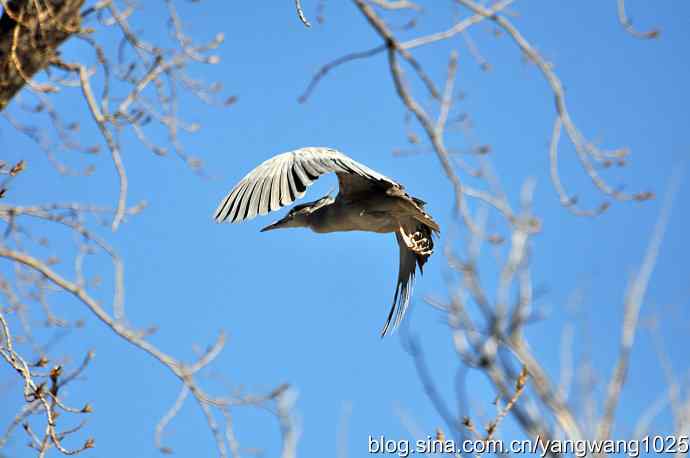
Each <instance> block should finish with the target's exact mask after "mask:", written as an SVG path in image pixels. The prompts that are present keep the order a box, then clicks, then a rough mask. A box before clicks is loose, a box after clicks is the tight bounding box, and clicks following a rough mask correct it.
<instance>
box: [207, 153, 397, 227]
mask: <svg viewBox="0 0 690 458" xmlns="http://www.w3.org/2000/svg"><path fill="white" fill-rule="evenodd" d="M330 172H335V173H337V174H338V179H339V181H340V186H341V190H340V192H341V194H342V193H343V191H347V189H343V184H344V183H353V184H352V186H351V187H350V188H349V189H350V190H352V191H356V190H358V189H361V188H362V187H363V186H364V184H365V183H366V182H367V181H370V182H372V183H376V182H383V183H386V184H387V185H388V186H399V185H398V183H396V182H395V181H393V180H391V179H390V178H388V177H386V176H384V175H381V174H380V173H378V172H376V171H375V170H372V169H370V168H369V167H367V166H365V165H363V164H360V163H359V162H357V161H355V160H353V159H351V158H349V157H347V156H346V155H344V154H343V153H341V152H339V151H337V150H334V149H331V148H322V147H310V148H301V149H298V150H295V151H290V152H287V153H282V154H279V155H277V156H274V157H272V158H271V159H268V160H267V161H265V162H264V163H262V164H261V165H259V166H258V167H257V168H255V169H254V170H252V171H251V172H249V173H248V174H247V175H246V176H245V177H244V178H242V180H240V182H239V183H238V184H237V186H235V187H234V188H233V189H232V191H230V193H229V194H228V195H227V196H226V197H225V198H224V199H223V200H222V201H221V203H220V205H219V206H218V208H217V209H216V212H215V219H216V221H217V222H223V221H227V222H232V223H239V222H241V221H245V220H248V219H252V218H254V217H255V216H256V215H265V214H267V213H268V212H269V211H275V210H278V209H279V208H281V207H284V206H286V205H289V204H291V203H292V202H294V201H295V200H296V199H299V198H301V197H302V196H303V195H304V193H305V191H306V189H307V187H309V185H311V184H312V183H313V182H314V181H315V180H316V179H318V178H319V176H321V175H324V174H326V173H330ZM347 176H349V178H348V177H347ZM343 177H345V178H343ZM346 188H347V186H346Z"/></svg>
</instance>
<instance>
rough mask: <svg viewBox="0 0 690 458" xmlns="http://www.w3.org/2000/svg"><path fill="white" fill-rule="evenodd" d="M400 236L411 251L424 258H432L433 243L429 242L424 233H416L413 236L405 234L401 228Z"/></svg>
mask: <svg viewBox="0 0 690 458" xmlns="http://www.w3.org/2000/svg"><path fill="white" fill-rule="evenodd" d="M400 235H401V236H402V238H403V240H404V241H405V245H407V248H409V249H410V250H411V251H414V252H415V253H417V254H421V255H423V256H431V253H432V252H433V247H432V245H431V242H430V241H429V238H428V237H426V236H425V235H424V234H423V233H422V232H420V231H416V232H414V233H412V234H411V235H408V234H407V233H406V232H405V229H403V228H402V227H400Z"/></svg>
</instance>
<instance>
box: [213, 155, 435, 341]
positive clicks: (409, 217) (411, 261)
mask: <svg viewBox="0 0 690 458" xmlns="http://www.w3.org/2000/svg"><path fill="white" fill-rule="evenodd" d="M328 172H335V173H336V174H337V176H338V183H339V186H340V190H339V193H338V195H337V196H336V197H335V198H333V197H331V196H330V195H327V196H324V197H322V198H321V199H319V200H316V201H314V202H309V203H306V204H302V205H296V206H294V207H293V208H292V209H291V210H290V211H289V212H288V213H287V215H286V216H285V217H284V218H283V219H281V220H279V221H276V222H275V223H273V224H271V225H269V226H267V227H265V228H263V229H262V232H263V231H268V230H273V229H281V228H287V227H307V228H310V229H311V230H313V231H314V232H317V233H328V232H343V231H367V232H376V233H388V232H394V233H395V234H396V239H397V242H398V245H399V247H400V269H399V273H398V283H397V287H396V290H395V296H394V299H393V305H392V307H391V310H390V313H389V315H388V320H387V321H386V324H385V326H384V329H383V332H382V334H384V335H385V334H386V333H387V332H388V331H389V330H390V329H393V328H395V327H396V326H397V325H398V324H399V323H400V320H401V319H402V317H403V316H404V314H405V311H406V309H407V305H408V304H409V300H410V293H411V289H412V282H413V280H414V276H415V271H416V268H417V266H419V269H420V271H421V270H422V267H423V266H424V263H425V262H426V260H427V259H428V257H429V256H431V253H432V252H433V237H432V236H433V234H437V233H439V232H440V228H439V226H438V224H437V223H436V222H435V221H434V220H433V218H432V217H431V216H429V215H428V214H427V213H426V212H425V211H424V201H422V200H420V199H417V198H415V197H412V196H410V195H409V194H407V192H405V190H404V187H403V186H402V185H401V184H399V183H397V182H395V181H393V180H391V179H390V178H388V177H386V176H384V175H381V174H379V173H378V172H376V171H374V170H371V169H369V168H368V167H366V166H364V165H362V164H360V163H358V162H356V161H354V160H352V159H351V158H349V157H347V156H345V155H344V154H342V153H340V152H338V151H336V150H333V149H330V148H302V149H299V150H296V151H291V152H288V153H283V154H279V155H277V156H275V157H273V158H271V159H269V160H267V161H265V162H264V163H263V164H261V165H260V166H258V167H257V168H256V169H254V170H253V171H251V172H250V173H249V174H247V175H246V176H245V177H244V178H243V179H242V180H241V181H240V183H238V185H237V186H235V188H233V190H232V191H231V192H230V193H229V194H228V195H227V196H226V197H225V199H223V201H222V202H221V204H220V205H219V207H218V209H217V210H216V214H215V218H216V221H218V222H223V221H229V222H233V223H237V222H241V221H244V220H247V219H251V218H253V217H255V216H256V215H257V214H266V213H268V211H273V210H277V209H278V208H280V207H282V206H284V205H287V204H289V203H291V202H293V201H294V200H295V199H297V198H300V197H302V195H304V192H305V190H306V188H307V187H308V186H309V185H310V184H311V183H313V181H314V180H316V179H317V178H318V177H319V176H320V175H322V174H325V173H328ZM394 315H395V319H394V320H393V317H394ZM391 326H392V327H391Z"/></svg>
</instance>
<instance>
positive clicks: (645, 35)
mask: <svg viewBox="0 0 690 458" xmlns="http://www.w3.org/2000/svg"><path fill="white" fill-rule="evenodd" d="M618 21H619V22H620V23H621V25H622V26H623V28H624V29H625V31H626V32H628V33H629V34H630V35H632V36H633V37H635V38H642V39H647V40H649V39H653V38H659V34H660V33H661V31H660V30H659V29H657V28H654V29H650V30H648V31H646V32H642V31H639V30H637V29H635V28H634V27H633V25H632V21H631V20H630V18H629V17H628V15H627V14H626V12H625V0H618Z"/></svg>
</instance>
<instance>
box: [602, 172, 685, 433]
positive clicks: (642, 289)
mask: <svg viewBox="0 0 690 458" xmlns="http://www.w3.org/2000/svg"><path fill="white" fill-rule="evenodd" d="M669 182H670V184H669V190H668V191H667V192H666V197H665V199H664V205H663V207H662V209H661V213H660V214H659V218H658V219H657V222H656V225H655V227H654V232H653V234H652V237H651V239H650V241H649V245H648V246H647V252H646V253H645V257H644V260H643V261H642V265H641V266H640V269H639V271H638V272H637V274H636V275H635V277H634V278H633V279H632V281H631V282H630V285H629V287H628V291H627V293H626V297H625V306H624V307H625V309H624V312H623V325H622V332H621V340H620V348H619V350H618V361H617V362H616V366H615V368H614V370H613V374H612V375H611V379H610V380H609V384H608V389H607V395H606V400H605V402H604V413H603V415H602V418H601V420H600V423H599V426H598V431H597V439H598V440H606V439H608V438H609V436H610V434H611V428H612V425H613V420H614V415H615V412H616V407H617V406H618V400H619V398H620V395H621V392H622V390H623V385H624V384H625V379H626V375H627V373H628V366H629V364H630V352H631V351H632V346H633V344H634V342H635V334H636V332H637V322H638V318H639V314H640V307H641V306H642V300H643V299H644V296H645V293H646V292H647V285H648V284H649V279H650V277H651V275H652V272H653V271H654V266H655V264H656V259H657V256H658V255H659V248H660V246H661V242H662V240H663V239H664V233H665V231H666V226H667V224H668V220H669V217H670V213H671V207H672V205H673V197H674V196H675V194H676V192H677V190H678V187H679V185H680V175H679V173H678V172H676V173H674V175H673V176H672V177H671V179H670V180H669Z"/></svg>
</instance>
